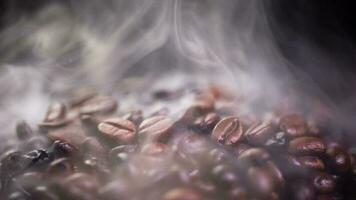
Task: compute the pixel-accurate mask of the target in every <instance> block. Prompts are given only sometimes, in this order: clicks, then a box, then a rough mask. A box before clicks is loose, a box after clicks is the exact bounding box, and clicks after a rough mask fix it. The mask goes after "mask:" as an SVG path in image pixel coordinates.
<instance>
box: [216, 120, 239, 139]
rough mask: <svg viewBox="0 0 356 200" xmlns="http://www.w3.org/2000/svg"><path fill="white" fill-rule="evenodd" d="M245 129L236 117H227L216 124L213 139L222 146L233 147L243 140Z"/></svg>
mask: <svg viewBox="0 0 356 200" xmlns="http://www.w3.org/2000/svg"><path fill="white" fill-rule="evenodd" d="M242 135H243V129H242V125H241V122H240V121H239V119H238V118H236V117H227V118H224V119H222V120H221V121H220V122H219V123H217V124H216V126H215V128H214V130H213V133H212V139H213V140H214V141H216V142H218V143H220V144H225V145H233V144H236V143H237V142H238V141H240V140H241V138H242Z"/></svg>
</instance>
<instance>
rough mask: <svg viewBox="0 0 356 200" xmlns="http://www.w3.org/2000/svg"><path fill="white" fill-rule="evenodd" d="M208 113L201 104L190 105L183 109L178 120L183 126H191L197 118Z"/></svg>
mask: <svg viewBox="0 0 356 200" xmlns="http://www.w3.org/2000/svg"><path fill="white" fill-rule="evenodd" d="M206 113H207V111H205V110H204V109H202V108H201V107H199V106H195V105H192V106H189V107H188V108H187V109H186V110H184V111H183V113H182V115H181V116H180V117H179V119H178V122H180V124H182V125H183V126H190V125H193V124H194V121H195V120H196V119H197V118H200V117H202V116H204V115H205V114H206Z"/></svg>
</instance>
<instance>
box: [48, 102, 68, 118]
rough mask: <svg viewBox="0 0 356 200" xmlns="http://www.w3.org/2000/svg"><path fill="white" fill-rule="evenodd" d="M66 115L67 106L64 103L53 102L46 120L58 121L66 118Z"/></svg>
mask: <svg viewBox="0 0 356 200" xmlns="http://www.w3.org/2000/svg"><path fill="white" fill-rule="evenodd" d="M65 115H66V108H65V106H64V104H63V103H59V102H55V103H52V104H51V105H50V106H49V108H48V110H47V113H46V116H45V118H44V120H43V121H44V122H58V121H61V120H63V119H64V117H65Z"/></svg>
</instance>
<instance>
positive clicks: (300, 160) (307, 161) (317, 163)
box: [289, 156, 325, 170]
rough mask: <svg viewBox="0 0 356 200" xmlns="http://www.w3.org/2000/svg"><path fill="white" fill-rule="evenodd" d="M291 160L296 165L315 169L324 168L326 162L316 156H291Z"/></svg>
mask: <svg viewBox="0 0 356 200" xmlns="http://www.w3.org/2000/svg"><path fill="white" fill-rule="evenodd" d="M289 162H290V163H292V164H293V165H295V166H298V167H303V168H307V169H314V170H324V169H325V164H324V162H323V161H322V160H321V159H320V158H318V157H316V156H300V157H293V156H291V157H289Z"/></svg>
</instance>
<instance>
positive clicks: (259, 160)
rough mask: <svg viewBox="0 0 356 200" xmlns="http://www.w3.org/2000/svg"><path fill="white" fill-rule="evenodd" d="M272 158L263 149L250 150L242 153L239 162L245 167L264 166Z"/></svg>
mask: <svg viewBox="0 0 356 200" xmlns="http://www.w3.org/2000/svg"><path fill="white" fill-rule="evenodd" d="M270 158H271V156H270V155H269V153H268V152H267V151H265V150H264V149H262V148H250V149H247V150H246V151H244V152H242V153H241V155H240V156H239V157H238V158H237V160H238V161H239V162H241V163H243V164H245V165H256V164H257V165H263V164H265V163H266V162H267V161H268V160H269V159H270Z"/></svg>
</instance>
